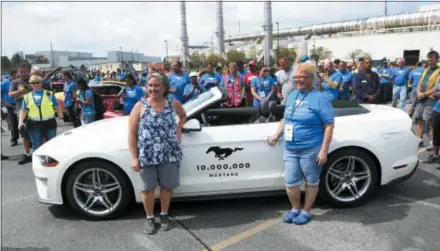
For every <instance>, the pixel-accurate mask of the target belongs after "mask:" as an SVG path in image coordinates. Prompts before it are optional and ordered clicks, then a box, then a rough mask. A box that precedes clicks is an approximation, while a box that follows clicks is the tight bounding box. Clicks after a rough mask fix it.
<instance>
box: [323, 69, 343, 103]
mask: <svg viewBox="0 0 440 251" xmlns="http://www.w3.org/2000/svg"><path fill="white" fill-rule="evenodd" d="M328 78H329V80H330V81H332V82H336V83H338V85H337V86H336V87H335V88H331V87H330V85H329V84H328V83H327V82H326V81H325V80H323V81H322V87H323V88H322V91H323V92H324V93H326V94H327V95H328V96H329V97H330V98H331V99H338V98H339V89H340V87H341V84H342V75H341V73H339V72H337V71H334V72H333V73H332V74H330V76H328Z"/></svg>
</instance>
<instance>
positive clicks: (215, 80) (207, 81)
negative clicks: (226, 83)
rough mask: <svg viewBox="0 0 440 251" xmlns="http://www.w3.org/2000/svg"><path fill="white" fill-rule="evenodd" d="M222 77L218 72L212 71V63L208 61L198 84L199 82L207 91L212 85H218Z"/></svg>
mask: <svg viewBox="0 0 440 251" xmlns="http://www.w3.org/2000/svg"><path fill="white" fill-rule="evenodd" d="M221 80H222V77H221V76H220V74H218V73H217V72H215V71H214V65H212V64H211V63H209V64H208V65H207V66H206V73H205V74H203V75H202V77H201V78H200V80H199V84H201V85H202V86H203V87H204V88H205V89H206V90H207V91H208V90H209V89H211V88H212V87H214V86H218V85H219V84H220V81H221Z"/></svg>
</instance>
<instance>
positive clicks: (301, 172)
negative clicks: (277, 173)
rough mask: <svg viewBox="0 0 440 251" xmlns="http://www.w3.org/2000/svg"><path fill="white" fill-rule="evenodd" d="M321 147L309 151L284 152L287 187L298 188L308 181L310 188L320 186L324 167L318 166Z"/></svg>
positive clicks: (292, 150) (293, 150)
mask: <svg viewBox="0 0 440 251" xmlns="http://www.w3.org/2000/svg"><path fill="white" fill-rule="evenodd" d="M320 150H321V146H318V147H313V148H307V149H285V150H284V180H285V182H286V187H298V186H300V185H302V184H303V183H304V179H305V180H306V183H307V185H309V186H318V185H319V178H320V176H321V171H322V167H321V166H319V165H318V162H317V161H316V159H317V158H318V154H319V151H320Z"/></svg>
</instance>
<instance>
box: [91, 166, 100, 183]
mask: <svg viewBox="0 0 440 251" xmlns="http://www.w3.org/2000/svg"><path fill="white" fill-rule="evenodd" d="M92 182H93V185H94V186H96V185H100V184H101V178H100V177H99V170H98V169H93V170H92Z"/></svg>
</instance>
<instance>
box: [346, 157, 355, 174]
mask: <svg viewBox="0 0 440 251" xmlns="http://www.w3.org/2000/svg"><path fill="white" fill-rule="evenodd" d="M355 165H356V159H355V158H353V157H349V158H348V162H347V167H346V169H345V170H346V171H347V172H353V171H354V167H355Z"/></svg>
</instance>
